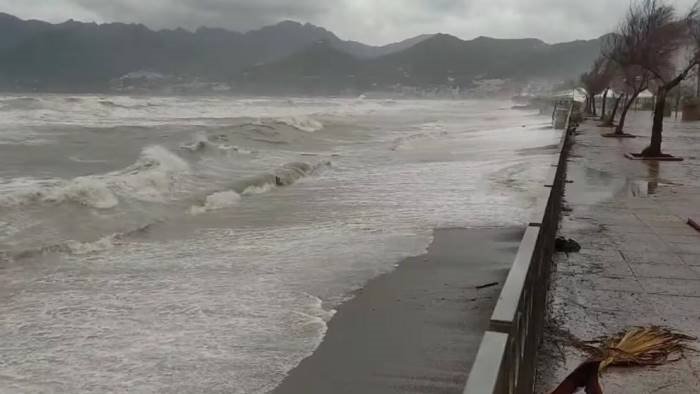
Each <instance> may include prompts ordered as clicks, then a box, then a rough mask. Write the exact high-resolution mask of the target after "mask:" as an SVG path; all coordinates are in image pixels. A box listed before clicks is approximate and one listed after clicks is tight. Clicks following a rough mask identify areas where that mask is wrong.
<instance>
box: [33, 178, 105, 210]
mask: <svg viewBox="0 0 700 394" xmlns="http://www.w3.org/2000/svg"><path fill="white" fill-rule="evenodd" d="M42 200H43V201H45V202H56V203H61V202H65V201H73V202H77V203H79V204H81V205H85V206H89V207H93V208H97V209H109V208H114V207H116V206H117V205H118V204H119V200H118V199H117V197H116V196H115V195H114V194H113V193H112V192H111V191H110V190H109V188H108V187H107V185H106V184H105V183H104V182H103V181H101V180H99V179H95V178H90V177H80V178H75V179H73V180H72V181H69V182H67V183H66V184H65V186H63V187H59V188H54V189H50V190H49V191H48V193H46V195H45V196H44V197H43V199H42Z"/></svg>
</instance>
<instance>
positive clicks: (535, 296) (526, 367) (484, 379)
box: [464, 103, 574, 394]
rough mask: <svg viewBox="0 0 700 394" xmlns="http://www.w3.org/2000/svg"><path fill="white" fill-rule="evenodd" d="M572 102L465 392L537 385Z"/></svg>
mask: <svg viewBox="0 0 700 394" xmlns="http://www.w3.org/2000/svg"><path fill="white" fill-rule="evenodd" d="M573 108H574V105H573V103H572V105H571V107H570V109H569V113H568V114H567V118H566V127H565V128H564V133H562V137H561V141H560V142H559V154H558V155H557V156H558V157H557V158H556V160H555V161H554V162H553V163H552V169H551V171H550V172H549V173H548V175H547V179H546V181H545V184H544V185H543V187H542V189H543V190H542V195H541V197H540V198H539V200H538V203H537V205H536V208H535V212H534V214H533V217H532V218H531V220H530V223H529V225H528V227H527V229H526V230H525V234H524V236H523V239H522V241H521V242H520V246H519V248H518V252H517V254H516V256H515V260H514V261H513V266H512V267H511V269H510V271H509V273H508V277H507V279H506V282H505V283H504V285H503V289H502V290H501V295H500V297H499V299H498V302H497V303H496V307H495V308H494V311H493V314H492V316H491V320H490V324H489V330H488V331H487V332H486V333H485V334H484V338H483V340H482V342H481V345H480V347H479V352H478V354H477V356H476V359H475V361H474V364H473V366H472V370H471V372H470V374H469V379H468V381H467V385H466V388H465V389H464V394H506V393H507V394H530V393H532V392H533V391H534V385H535V372H536V371H535V368H536V361H537V349H538V347H539V345H540V343H541V341H542V331H543V328H544V322H545V314H546V300H547V289H548V288H549V281H550V274H551V268H552V254H553V253H554V241H555V238H556V234H557V228H558V225H559V214H560V212H561V199H562V196H563V194H564V186H565V184H566V163H567V153H568V149H569V130H570V126H571V124H570V120H571V116H572V112H573Z"/></svg>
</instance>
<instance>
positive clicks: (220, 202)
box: [190, 161, 331, 215]
mask: <svg viewBox="0 0 700 394" xmlns="http://www.w3.org/2000/svg"><path fill="white" fill-rule="evenodd" d="M330 165H331V163H330V162H329V161H324V162H320V163H316V164H309V163H304V162H294V163H288V164H285V165H283V166H281V167H279V168H278V169H276V170H275V171H273V172H271V173H264V174H261V175H258V176H254V177H251V178H247V179H244V180H242V181H239V182H237V183H236V185H234V190H226V191H220V192H215V193H212V194H210V195H208V196H207V197H206V198H205V200H204V201H203V202H202V203H201V204H198V205H193V206H192V207H190V214H192V215H199V214H202V213H205V212H209V211H214V210H219V209H225V208H230V207H234V206H236V205H238V203H239V202H240V200H241V196H252V195H256V194H262V193H267V192H269V191H271V190H273V189H275V188H277V187H284V186H290V185H292V184H294V183H295V182H297V181H298V180H299V179H301V178H303V177H305V176H308V175H311V174H313V173H314V172H315V171H317V170H319V169H320V168H322V167H328V166H330Z"/></svg>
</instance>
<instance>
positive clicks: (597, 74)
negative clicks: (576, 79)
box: [581, 57, 612, 116]
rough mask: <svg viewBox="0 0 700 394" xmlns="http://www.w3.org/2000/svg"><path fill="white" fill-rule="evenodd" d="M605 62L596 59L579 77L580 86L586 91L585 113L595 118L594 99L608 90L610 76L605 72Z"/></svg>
mask: <svg viewBox="0 0 700 394" xmlns="http://www.w3.org/2000/svg"><path fill="white" fill-rule="evenodd" d="M607 69H608V67H607V61H606V59H604V58H603V57H600V58H598V59H596V61H595V62H594V63H593V67H592V68H591V70H590V71H588V72H585V73H583V74H582V75H581V84H582V85H583V88H584V89H585V90H586V96H588V97H587V102H586V104H587V112H588V113H589V114H591V115H593V116H596V115H597V114H596V112H597V110H596V102H595V97H596V96H597V95H599V94H601V93H603V91H604V90H605V89H607V88H608V84H609V83H610V79H611V78H612V74H611V73H610V72H609V71H608V70H607Z"/></svg>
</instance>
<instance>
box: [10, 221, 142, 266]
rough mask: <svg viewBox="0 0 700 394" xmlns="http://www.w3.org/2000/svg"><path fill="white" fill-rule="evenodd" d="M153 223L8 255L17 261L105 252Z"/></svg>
mask: <svg viewBox="0 0 700 394" xmlns="http://www.w3.org/2000/svg"><path fill="white" fill-rule="evenodd" d="M152 225H153V224H148V225H145V226H141V227H139V228H137V229H135V230H132V231H128V232H123V233H114V234H111V235H107V236H104V237H101V238H99V239H97V240H95V241H85V242H80V241H75V240H68V241H65V242H62V243H58V244H53V245H45V246H40V247H37V248H33V249H27V250H22V251H19V252H15V253H10V254H9V255H8V256H9V257H11V258H12V259H13V260H15V261H17V260H21V259H25V258H31V257H36V256H41V255H46V254H56V253H60V254H68V255H74V256H84V255H89V254H95V253H100V252H105V251H108V250H112V249H114V248H115V247H117V246H119V245H120V244H121V243H122V242H123V241H124V239H125V238H127V237H131V236H135V235H138V234H141V233H143V232H146V231H148V230H149V229H150V228H151V226H152Z"/></svg>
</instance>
